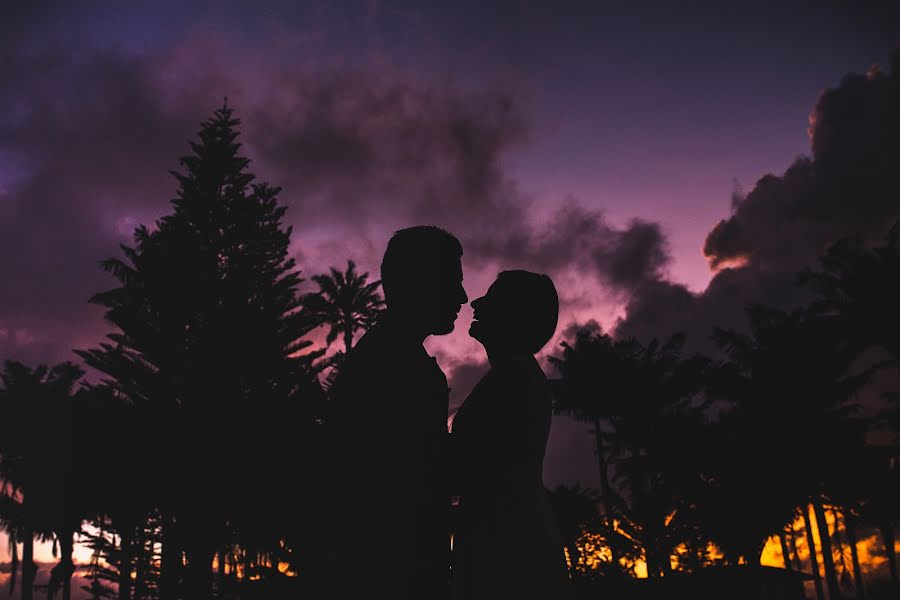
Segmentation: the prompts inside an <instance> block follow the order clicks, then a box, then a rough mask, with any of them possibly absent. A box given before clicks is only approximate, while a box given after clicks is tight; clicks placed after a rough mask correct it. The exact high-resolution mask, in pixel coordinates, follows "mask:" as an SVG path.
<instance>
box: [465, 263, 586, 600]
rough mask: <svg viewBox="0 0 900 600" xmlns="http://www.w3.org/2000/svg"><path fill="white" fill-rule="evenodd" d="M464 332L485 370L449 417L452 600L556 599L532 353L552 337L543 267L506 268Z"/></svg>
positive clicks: (561, 573)
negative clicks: (454, 512)
mask: <svg viewBox="0 0 900 600" xmlns="http://www.w3.org/2000/svg"><path fill="white" fill-rule="evenodd" d="M472 308H473V310H474V313H475V320H474V321H473V323H472V326H471V328H470V329H469V334H470V335H471V336H472V337H473V338H475V339H476V340H478V341H479V342H481V344H482V345H483V346H484V348H485V350H486V352H487V356H488V360H489V361H490V365H491V369H490V371H489V372H488V373H487V374H486V375H485V376H484V378H483V379H482V380H481V381H480V382H479V383H478V385H476V386H475V389H474V390H472V393H471V394H470V395H469V397H468V398H466V400H465V402H464V403H463V404H462V406H461V407H460V409H459V411H458V412H457V413H456V416H455V418H454V420H453V426H452V435H451V436H450V437H451V440H452V441H451V449H452V451H451V452H452V453H451V460H452V465H453V466H452V469H453V473H452V476H451V477H452V478H451V480H452V482H453V484H454V489H455V492H456V494H457V495H458V496H459V505H458V516H457V524H456V527H455V529H454V540H453V567H452V582H453V584H452V597H453V600H482V599H484V600H487V599H490V600H505V599H510V600H512V599H515V600H529V599H531V600H539V599H540V600H545V599H546V600H557V599H560V598H565V597H566V596H568V595H569V593H568V586H569V580H568V573H567V570H566V564H565V555H564V554H563V544H562V541H561V539H560V536H559V534H558V532H557V530H556V526H555V524H554V519H553V516H552V513H551V512H550V506H549V502H548V500H547V497H546V493H545V491H544V483H543V473H542V470H543V461H544V450H545V448H546V444H547V436H548V434H549V431H550V417H551V399H550V391H549V388H548V385H547V378H546V377H545V376H544V373H543V371H542V370H541V367H540V366H539V365H538V362H537V360H535V358H534V354H535V353H537V352H538V351H539V350H540V349H541V348H542V347H543V346H544V345H545V344H546V343H547V341H549V340H550V338H551V337H552V336H553V333H554V331H555V329H556V322H557V317H558V313H559V300H558V297H557V294H556V288H555V287H554V285H553V282H552V281H551V280H550V278H549V277H547V276H546V275H539V274H537V273H530V272H528V271H504V272H502V273H500V275H499V276H498V277H497V280H496V281H495V282H494V283H493V284H492V285H491V287H490V289H489V290H488V292H487V294H485V295H484V296H483V297H481V298H478V299H477V300H475V301H473V302H472Z"/></svg>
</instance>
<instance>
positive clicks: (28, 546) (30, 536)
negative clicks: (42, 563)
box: [21, 523, 37, 600]
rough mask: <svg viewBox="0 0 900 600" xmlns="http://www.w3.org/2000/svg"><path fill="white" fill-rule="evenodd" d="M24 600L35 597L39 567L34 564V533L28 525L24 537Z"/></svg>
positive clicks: (24, 530) (24, 529)
mask: <svg viewBox="0 0 900 600" xmlns="http://www.w3.org/2000/svg"><path fill="white" fill-rule="evenodd" d="M21 562H22V600H31V599H32V598H33V597H34V578H35V576H36V575H37V565H35V564H34V532H33V531H32V530H31V526H30V525H29V524H27V523H26V525H25V527H24V528H23V535H22V561H21Z"/></svg>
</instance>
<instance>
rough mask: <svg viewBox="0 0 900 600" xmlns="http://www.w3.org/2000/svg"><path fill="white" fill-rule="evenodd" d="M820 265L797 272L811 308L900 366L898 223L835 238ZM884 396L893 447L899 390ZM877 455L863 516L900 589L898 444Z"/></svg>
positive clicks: (898, 437) (898, 427) (899, 433)
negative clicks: (871, 233)
mask: <svg viewBox="0 0 900 600" xmlns="http://www.w3.org/2000/svg"><path fill="white" fill-rule="evenodd" d="M819 264H820V270H819V271H814V270H806V271H804V272H803V273H802V274H801V281H802V282H804V283H805V284H806V285H807V286H808V287H810V288H811V289H812V290H814V291H816V292H817V293H818V295H819V298H818V300H817V301H816V302H814V304H813V307H812V308H813V310H814V311H816V313H817V314H820V315H823V316H824V317H826V318H827V317H831V318H834V319H835V320H836V321H837V322H838V323H839V326H840V327H841V330H842V335H843V337H844V338H846V339H848V340H851V342H852V343H854V344H855V345H856V347H857V349H858V351H859V352H860V354H861V353H863V352H864V351H866V350H867V349H869V348H873V347H874V348H881V349H883V350H884V351H886V352H887V353H888V355H889V356H890V361H889V362H888V363H882V364H881V365H880V366H883V367H884V366H893V367H894V368H895V369H897V368H900V310H898V309H897V307H898V306H900V222H898V223H896V224H894V226H893V227H892V228H891V229H890V231H889V232H888V234H887V236H886V238H885V240H884V242H883V243H882V244H880V245H876V246H872V247H867V246H866V245H865V243H864V241H863V240H862V239H860V238H859V237H847V238H844V239H842V240H839V241H838V242H836V243H835V244H833V245H832V246H831V247H830V248H829V249H828V250H827V251H826V253H825V254H824V255H823V256H822V258H821V259H820V261H819ZM884 398H885V400H886V401H887V406H886V407H885V408H884V410H883V411H882V413H881V414H880V418H881V420H882V421H883V422H884V424H886V425H887V427H888V428H889V430H890V431H892V432H893V436H894V444H895V446H896V444H897V443H898V442H900V391H897V389H896V387H895V388H894V390H893V391H890V392H887V393H885V394H884ZM876 454H879V455H881V457H880V458H878V459H877V460H878V461H879V462H880V463H881V464H880V465H872V468H874V469H876V470H878V471H880V472H881V473H882V474H883V476H884V477H885V478H886V479H885V481H883V482H882V483H881V484H880V485H875V486H874V487H872V488H871V489H872V491H873V494H872V495H870V496H869V498H868V499H867V501H866V506H865V511H864V513H865V515H864V516H865V517H866V520H869V521H871V522H872V523H874V524H876V525H877V527H878V528H879V530H880V532H881V536H882V540H883V542H884V545H885V548H886V549H887V557H888V568H889V571H890V574H891V580H892V581H893V583H894V586H895V587H898V588H900V575H898V568H897V555H896V553H895V552H894V551H893V548H894V546H895V541H894V530H895V526H896V523H897V521H898V519H900V515H898V511H897V508H896V507H897V506H898V505H900V502H898V500H897V491H896V490H897V487H896V483H895V481H896V478H897V476H898V475H897V471H898V467H897V466H896V465H897V463H898V462H900V461H898V459H897V456H896V449H894V450H893V451H892V450H891V449H889V448H886V447H885V448H883V449H881V450H879V451H876ZM885 454H887V456H884V455H885ZM891 465H893V466H891ZM853 522H854V521H853V519H852V518H851V524H852V523H853Z"/></svg>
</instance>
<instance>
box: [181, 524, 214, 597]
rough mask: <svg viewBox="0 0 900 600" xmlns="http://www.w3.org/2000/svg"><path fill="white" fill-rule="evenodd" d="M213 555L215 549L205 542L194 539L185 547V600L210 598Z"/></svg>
mask: <svg viewBox="0 0 900 600" xmlns="http://www.w3.org/2000/svg"><path fill="white" fill-rule="evenodd" d="M215 553H216V551H215V548H214V547H213V546H212V545H211V544H209V543H208V542H207V541H206V540H200V539H195V540H191V543H189V544H186V545H185V554H186V556H187V568H186V569H185V573H184V588H185V589H184V598H185V600H209V598H210V597H211V596H212V560H213V556H214V555H215Z"/></svg>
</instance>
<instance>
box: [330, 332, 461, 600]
mask: <svg viewBox="0 0 900 600" xmlns="http://www.w3.org/2000/svg"><path fill="white" fill-rule="evenodd" d="M447 408H448V396H447V380H446V378H445V377H444V374H443V373H442V372H441V370H440V368H439V367H438V365H437V364H436V363H435V361H434V359H433V358H432V357H430V356H428V354H427V353H426V352H425V350H424V348H423V347H422V345H421V343H420V342H419V341H417V340H415V339H410V338H409V337H404V336H403V335H401V329H400V328H399V327H398V326H397V324H396V323H394V322H392V321H391V320H390V318H385V319H383V320H382V322H379V323H378V324H376V325H375V326H374V327H373V328H372V329H371V330H370V331H369V332H368V333H366V334H365V335H364V336H363V338H362V339H360V341H359V342H358V344H357V345H356V347H355V348H353V350H352V351H351V352H350V355H349V356H348V357H347V360H346V362H345V363H344V366H343V368H342V371H341V373H340V375H339V376H338V379H337V381H336V382H335V387H334V396H333V402H332V407H331V411H330V414H329V417H328V420H327V421H326V425H325V426H326V427H327V430H328V437H329V439H330V443H329V446H328V447H329V456H328V460H329V463H330V469H329V481H328V506H327V510H328V513H329V519H328V531H329V539H330V543H329V544H328V545H329V554H330V556H331V557H332V559H333V560H334V561H335V562H336V564H338V565H340V564H342V563H343V564H345V565H346V566H347V569H348V573H353V572H356V573H359V570H360V569H362V570H363V571H364V572H367V576H366V577H367V578H368V579H369V584H368V585H366V586H365V589H366V590H367V593H369V594H374V593H375V592H376V591H382V590H380V589H378V588H382V587H383V588H386V589H384V591H385V592H386V593H390V594H397V593H400V594H401V596H400V597H403V596H402V594H404V593H406V592H404V589H407V588H408V590H409V592H408V593H409V595H410V597H412V595H413V594H415V595H416V596H418V597H428V598H432V597H434V598H440V597H441V595H442V594H443V593H444V591H445V587H446V582H447V570H448V563H449V556H448V553H449V542H448V523H447V518H448V493H447V484H446V460H447V448H446V444H447V425H446V422H447ZM423 594H427V596H425V595H423ZM334 597H340V596H337V595H336V596H334ZM373 597H374V596H373Z"/></svg>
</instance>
